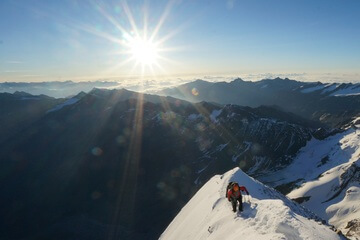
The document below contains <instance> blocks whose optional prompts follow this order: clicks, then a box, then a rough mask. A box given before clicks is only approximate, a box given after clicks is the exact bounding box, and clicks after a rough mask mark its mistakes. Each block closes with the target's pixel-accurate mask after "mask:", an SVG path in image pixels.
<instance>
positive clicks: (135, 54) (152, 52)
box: [129, 37, 159, 66]
mask: <svg viewBox="0 0 360 240" xmlns="http://www.w3.org/2000/svg"><path fill="white" fill-rule="evenodd" d="M129 48H130V53H131V55H132V58H133V59H134V60H135V61H137V63H140V64H141V65H148V66H152V65H154V64H158V62H157V61H158V57H159V53H158V52H159V48H158V46H157V45H156V44H155V43H153V42H152V41H151V40H149V39H145V38H140V37H137V38H133V39H131V40H130V41H129Z"/></svg>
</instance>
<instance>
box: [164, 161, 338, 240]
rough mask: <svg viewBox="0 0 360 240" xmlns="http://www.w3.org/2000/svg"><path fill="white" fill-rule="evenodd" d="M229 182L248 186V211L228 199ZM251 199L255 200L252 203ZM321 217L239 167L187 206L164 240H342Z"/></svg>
mask: <svg viewBox="0 0 360 240" xmlns="http://www.w3.org/2000/svg"><path fill="white" fill-rule="evenodd" d="M229 181H237V182H239V184H240V185H244V186H246V187H247V189H248V190H249V192H250V195H251V197H250V198H249V199H248V196H243V198H244V200H245V202H244V211H243V212H242V213H233V212H232V208H231V204H230V203H229V202H228V201H227V199H226V198H225V189H226V186H227V184H228V182H229ZM248 200H251V201H250V202H248ZM314 219H317V217H316V216H315V215H314V214H313V213H311V212H310V211H308V210H306V209H305V208H303V207H301V206H300V205H298V204H295V203H294V202H292V201H290V200H289V199H288V198H286V197H284V196H283V195H281V194H280V193H278V192H277V191H275V190H273V189H271V188H269V187H266V186H265V185H263V184H261V183H260V182H258V181H256V180H254V179H253V178H251V177H249V176H248V175H246V174H245V173H244V172H242V171H241V170H240V169H239V168H235V169H233V170H231V171H229V172H227V173H225V174H224V175H222V176H220V175H216V176H214V177H213V178H212V179H211V180H209V181H208V182H207V183H206V184H205V185H204V186H203V187H202V188H201V189H200V190H199V191H198V192H197V193H196V195H195V196H194V197H193V198H192V199H191V200H190V201H189V202H188V203H187V204H186V205H185V207H184V208H183V209H182V210H181V211H180V213H179V214H178V215H177V216H176V217H175V219H174V220H173V221H172V222H171V224H170V225H169V226H168V228H167V229H166V230H165V232H164V233H163V234H162V235H161V236H160V239H162V240H166V239H182V240H183V239H326V240H330V239H342V238H341V237H340V236H339V235H337V234H336V233H335V232H334V231H332V230H331V229H330V228H329V226H326V225H323V224H321V223H320V222H319V221H315V220H314Z"/></svg>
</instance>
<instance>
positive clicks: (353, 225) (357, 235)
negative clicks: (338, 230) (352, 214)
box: [345, 218, 360, 239]
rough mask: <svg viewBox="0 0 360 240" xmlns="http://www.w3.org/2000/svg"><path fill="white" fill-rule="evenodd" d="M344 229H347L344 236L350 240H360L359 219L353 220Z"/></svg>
mask: <svg viewBox="0 0 360 240" xmlns="http://www.w3.org/2000/svg"><path fill="white" fill-rule="evenodd" d="M345 229H348V231H347V233H346V234H345V236H346V237H349V238H351V239H360V219H359V218H358V219H354V220H351V221H350V222H348V224H347V225H346V227H345Z"/></svg>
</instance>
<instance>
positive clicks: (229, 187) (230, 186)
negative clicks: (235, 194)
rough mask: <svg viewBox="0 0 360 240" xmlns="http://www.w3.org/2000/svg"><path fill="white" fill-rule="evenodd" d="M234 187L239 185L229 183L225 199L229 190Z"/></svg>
mask: <svg viewBox="0 0 360 240" xmlns="http://www.w3.org/2000/svg"><path fill="white" fill-rule="evenodd" d="M234 186H238V187H239V184H238V183H237V182H229V184H228V185H227V187H226V192H225V197H227V193H228V191H229V190H230V189H232V188H233V187H234Z"/></svg>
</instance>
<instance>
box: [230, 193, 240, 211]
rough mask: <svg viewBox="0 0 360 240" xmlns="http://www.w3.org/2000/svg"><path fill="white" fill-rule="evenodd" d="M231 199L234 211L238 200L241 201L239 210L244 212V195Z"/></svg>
mask: <svg viewBox="0 0 360 240" xmlns="http://www.w3.org/2000/svg"><path fill="white" fill-rule="evenodd" d="M230 201H231V204H232V207H233V211H234V212H236V205H237V202H239V211H240V212H242V210H243V204H242V196H240V197H238V198H230Z"/></svg>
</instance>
